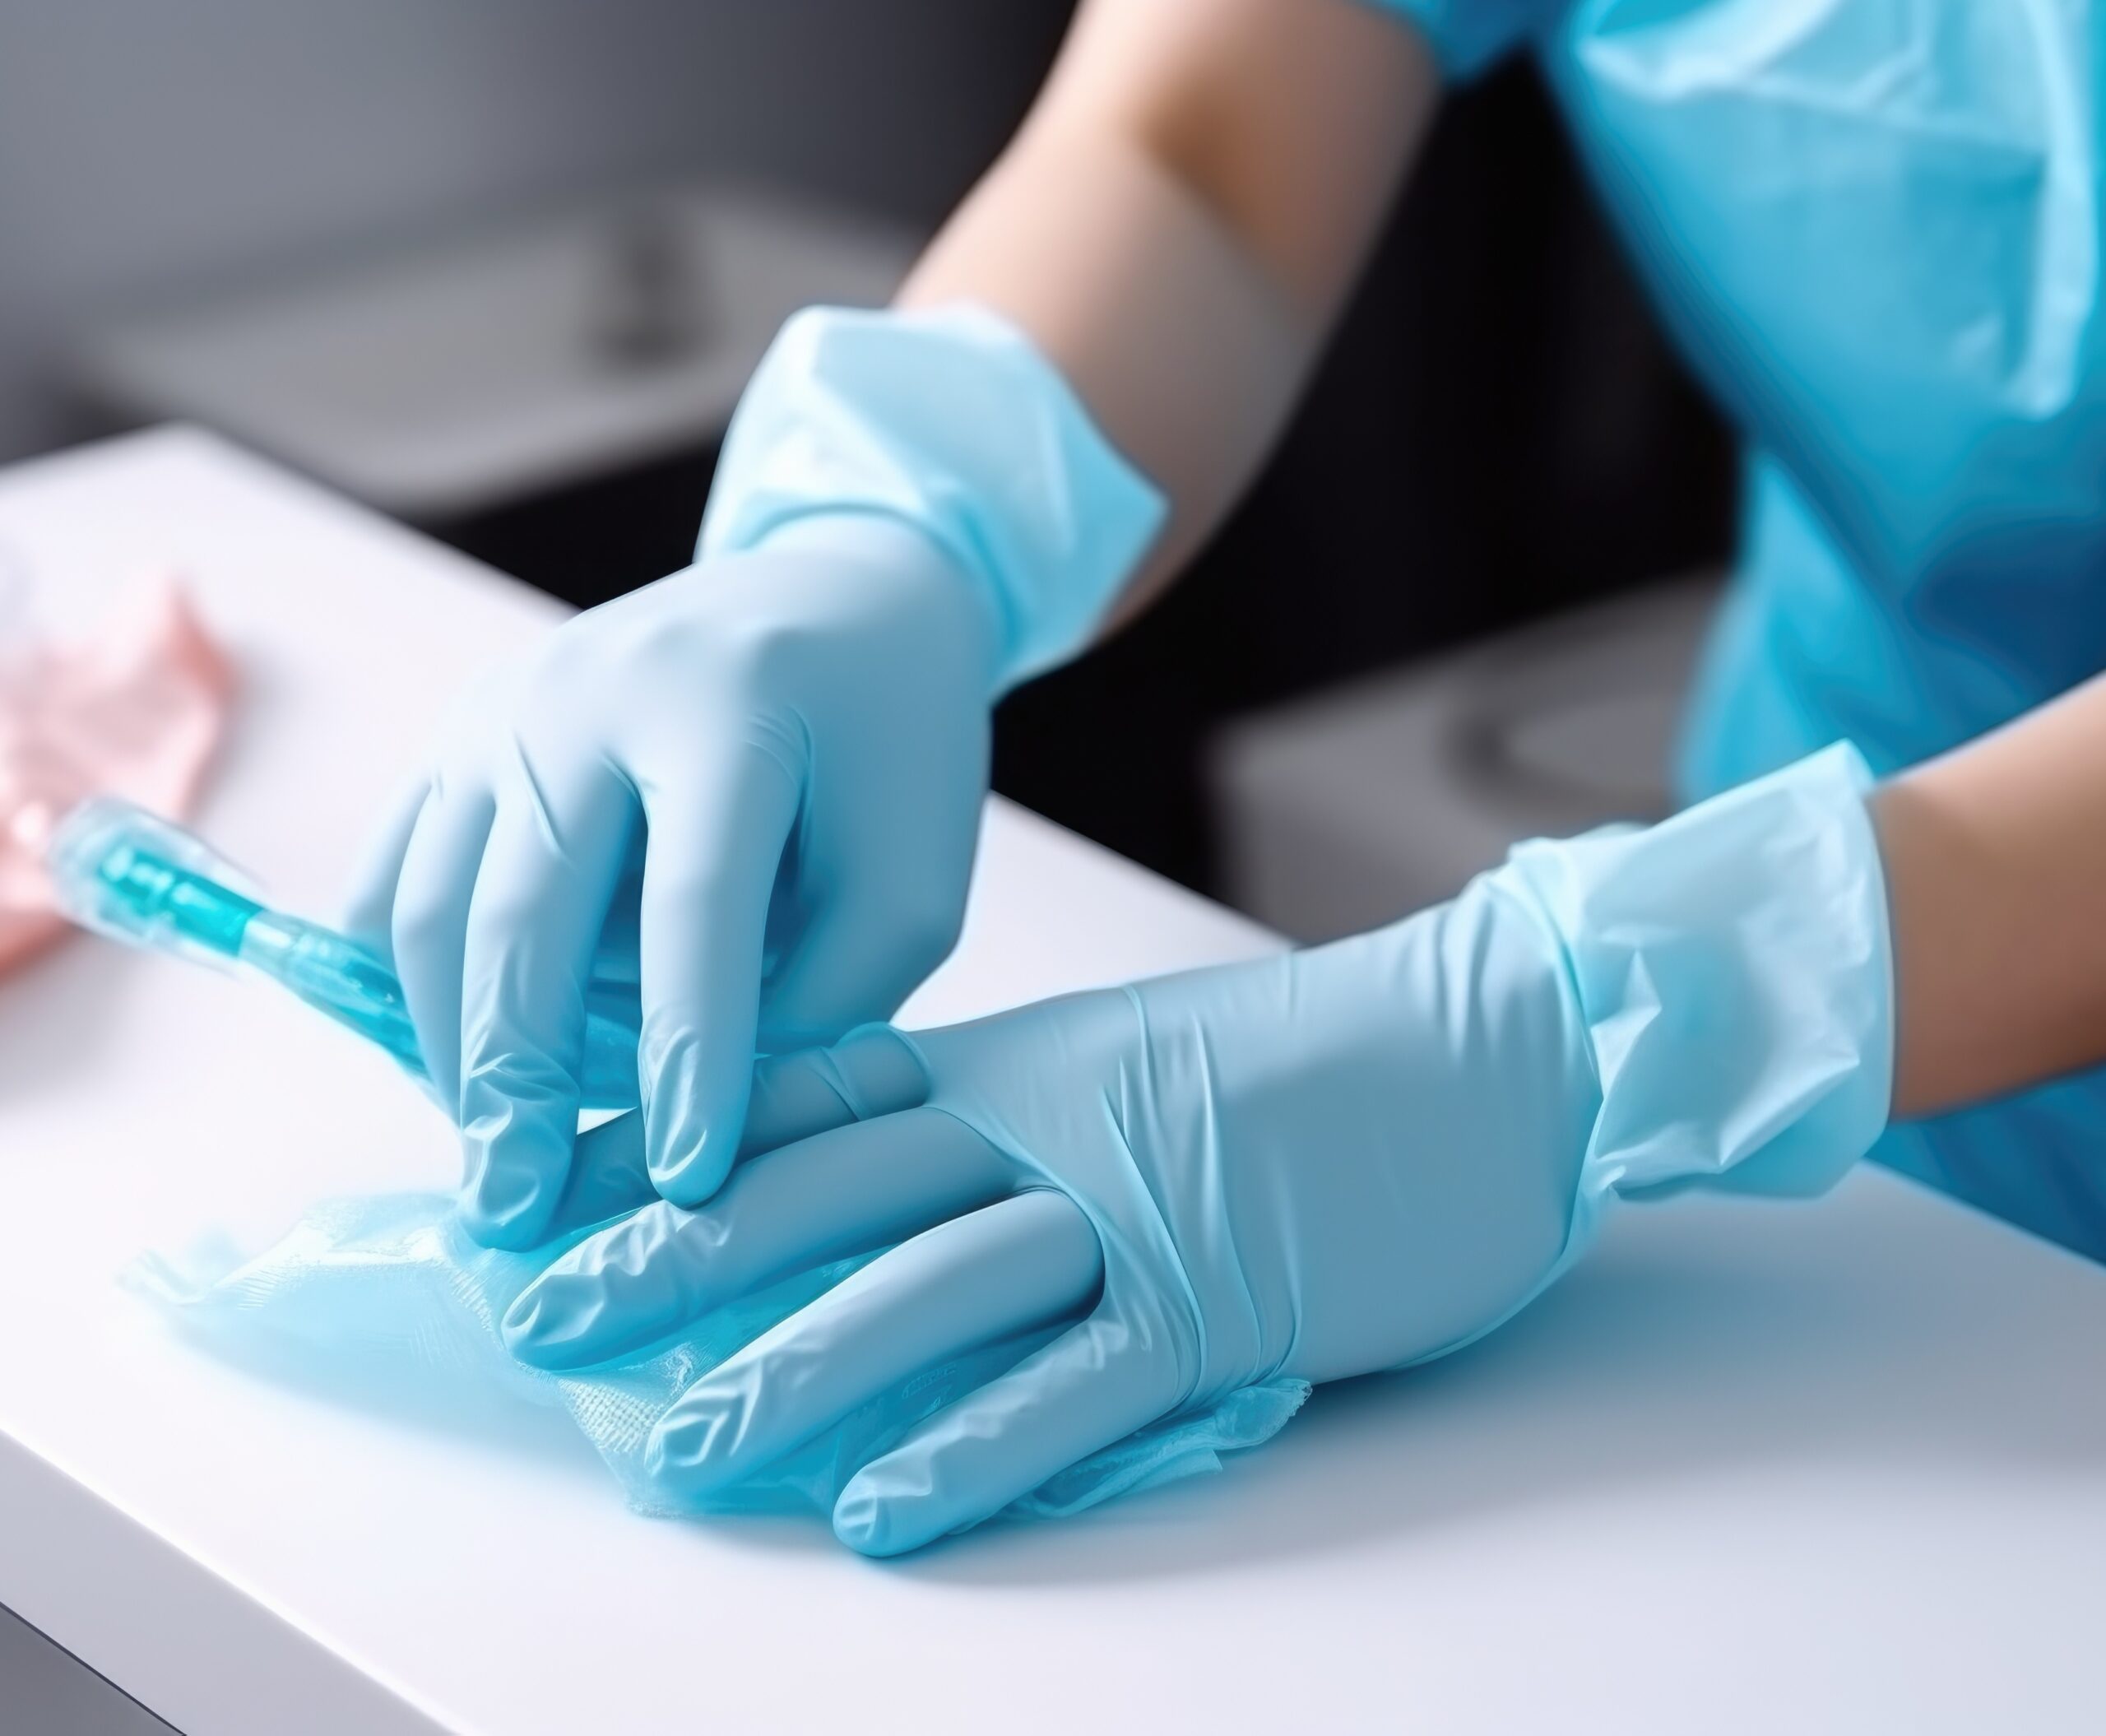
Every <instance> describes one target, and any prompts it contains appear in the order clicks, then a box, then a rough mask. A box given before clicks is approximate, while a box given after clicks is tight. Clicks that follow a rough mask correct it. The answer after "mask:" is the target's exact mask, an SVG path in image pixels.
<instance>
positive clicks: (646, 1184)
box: [548, 1110, 658, 1241]
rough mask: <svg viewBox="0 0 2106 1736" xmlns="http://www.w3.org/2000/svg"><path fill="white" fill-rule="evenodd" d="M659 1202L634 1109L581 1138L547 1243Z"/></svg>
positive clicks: (640, 1126) (639, 1119)
mask: <svg viewBox="0 0 2106 1736" xmlns="http://www.w3.org/2000/svg"><path fill="white" fill-rule="evenodd" d="M657 1198H658V1190H657V1189H656V1188H655V1187H653V1186H652V1185H651V1172H650V1171H649V1170H648V1169H647V1168H646V1167H644V1163H643V1117H642V1116H640V1115H638V1114H637V1113H636V1112H635V1111H633V1110H631V1111H629V1112H628V1113H627V1114H625V1115H618V1116H615V1117H613V1119H611V1120H610V1121H602V1122H601V1124H600V1125H599V1126H597V1127H594V1128H591V1129H590V1130H587V1132H584V1133H581V1134H580V1135H578V1145H577V1149H576V1151H575V1152H574V1153H573V1156H572V1158H571V1163H570V1174H569V1176H568V1178H567V1179H566V1181H564V1189H563V1195H562V1198H561V1199H560V1200H559V1201H558V1203H557V1205H556V1209H555V1211H554V1214H553V1215H552V1216H551V1217H550V1219H549V1228H548V1236H549V1238H550V1240H551V1241H553V1240H554V1238H555V1237H559V1236H568V1235H569V1234H571V1233H572V1232H573V1231H576V1230H582V1229H587V1228H591V1226H592V1225H593V1224H596V1223H607V1222H608V1221H609V1220H610V1219H611V1218H626V1217H627V1216H628V1215H629V1214H630V1213H631V1212H633V1211H638V1210H640V1209H642V1207H644V1206H647V1205H653V1204H655V1203H656V1200H657Z"/></svg>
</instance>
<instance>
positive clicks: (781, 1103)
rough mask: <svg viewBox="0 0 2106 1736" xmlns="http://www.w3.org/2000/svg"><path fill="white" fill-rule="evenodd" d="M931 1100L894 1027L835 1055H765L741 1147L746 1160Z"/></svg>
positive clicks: (845, 1045)
mask: <svg viewBox="0 0 2106 1736" xmlns="http://www.w3.org/2000/svg"><path fill="white" fill-rule="evenodd" d="M928 1095H929V1076H928V1075H927V1074H926V1073H925V1071H924V1070H922V1065H921V1056H919V1055H918V1054H916V1052H915V1050H914V1048H913V1047H912V1045H911V1044H909V1043H908V1042H907V1040H906V1038H904V1037H902V1036H901V1035H900V1034H899V1033H898V1032H897V1031H895V1030H894V1029H893V1028H892V1027H891V1026H890V1025H884V1024H873V1025H865V1026H864V1027H863V1028H861V1029H860V1030H856V1031H851V1032H850V1033H848V1034H847V1036H846V1037H842V1039H841V1041H840V1042H837V1043H835V1044H834V1045H833V1047H831V1048H825V1049H802V1050H799V1051H797V1052H796V1053H795V1054H790V1055H764V1056H762V1057H761V1058H760V1060H759V1061H758V1062H757V1063H756V1064H755V1065H754V1077H753V1100H752V1102H751V1103H750V1104H749V1107H748V1108H747V1111H746V1127H745V1134H744V1135H742V1136H741V1137H740V1141H739V1155H740V1158H741V1159H742V1160H743V1159H744V1158H747V1157H749V1156H750V1155H751V1154H752V1153H756V1152H763V1151H772V1150H774V1149H776V1148H777V1146H781V1145H787V1144H791V1143H792V1142H794V1141H796V1140H808V1139H809V1138H811V1137H812V1135H814V1134H818V1133H824V1132H826V1131H827V1130H828V1129H829V1128H833V1127H846V1126H850V1125H851V1124H852V1123H854V1122H856V1121H875V1120H876V1119H877V1118H878V1117H879V1116H886V1115H893V1114H895V1113H897V1112H898V1111H900V1110H902V1109H912V1108H913V1107H915V1106H916V1104H917V1103H920V1102H922V1101H924V1100H925V1098H927V1097H928Z"/></svg>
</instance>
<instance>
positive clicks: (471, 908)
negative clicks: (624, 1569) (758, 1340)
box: [350, 308, 1164, 1247]
mask: <svg viewBox="0 0 2106 1736" xmlns="http://www.w3.org/2000/svg"><path fill="white" fill-rule="evenodd" d="M1163 513H1164V504H1163V502H1162V498H1161V496H1160V495H1158V494H1157V493H1156V491H1155V490H1154V489H1153V487H1152V486H1151V485H1149V484H1148V481H1147V480H1146V479H1145V478H1143V477H1142V476H1139V474H1138V473H1136V472H1135V471H1133V470H1132V469H1131V468H1130V466H1128V465H1127V463H1126V462H1125V460H1124V459H1123V458H1122V457H1120V455H1119V453H1116V451H1114V450H1113V449H1112V448H1111V446H1110V445H1109V444H1108V443H1106V440H1105V439H1104V438H1103V436H1102V434H1100V433H1098V431H1097V429H1096V427H1095V425H1093V424H1092V422H1091V420H1090V419H1089V416H1088V412H1087V411H1086V410H1085V409H1084V408H1083V406H1082V405H1081V403H1080V402H1079V401H1078V400H1077V399H1076V398H1075V397H1074V394H1073V393H1072V392H1070V391H1069V389H1068V388H1067V385H1066V383H1065V381H1063V380H1062V379H1061V378H1060V375H1059V374H1058V373H1057V372H1056V371H1055V369H1053V367H1052V366H1051V364H1049V363H1048V362H1047V361H1046V360H1045V358H1044V357H1042V356H1041V355H1039V354H1038V352H1037V350H1035V349H1034V348H1033V347H1032V344H1031V342H1030V341H1029V339H1028V338H1027V337H1026V336H1025V335H1024V334H1023V332H1020V331H1018V330H1017V329H1016V328H1014V327H1011V326H1009V324H1007V323H1005V322H1004V321H1003V320H1001V319H1000V318H996V317H995V316H994V315H992V314H990V313H986V312H984V311H981V310H976V309H969V308H958V309H943V310H939V311H935V312H925V313H858V312H851V311H847V310H842V309H807V310H806V311H805V312H804V313H800V314H799V315H797V316H796V318H793V319H792V320H791V321H790V323H788V324H787V325H786V326H785V327H784V328H783V331H782V335H781V336H780V337H778V338H777V341H776V342H775V344H774V346H772V348H771V349H770V350H769V352H768V356H767V357H766V359H765V360H763V362H762V364H761V366H760V369H758V372H757V373H756V374H755V375H754V380H753V383H752V384H751V385H750V386H749V388H748V389H747V392H746V395H745V397H744V398H743V399H742V400H741V401H740V406H739V411H738V415H736V416H735V418H734V420H733V422H732V425H731V431H730V433H729V434H728V435H727V436H726V441H725V448H724V452H723V455H722V457H721V461H720V462H719V464H718V466H717V480H716V483H715V485H714V487H713V488H712V491H711V494H710V502H709V511H708V514H707V518H705V520H704V522H703V532H702V540H701V545H700V556H699V560H698V564H697V565H696V566H694V567H693V568H691V569H689V570H688V571H686V572H684V573H675V575H674V576H673V577H672V578H668V579H664V580H661V582H660V583H657V584H656V585H652V586H650V587H647V589H645V590H644V591H642V592H638V593H637V594H635V595H633V596H627V597H624V598H622V599H620V600H619V601H615V602H613V603H610V604H609V605H607V606H605V607H604V608H601V609H596V610H593V611H592V612H591V614H589V615H585V616H583V617H582V618H581V619H579V620H576V621H573V622H572V623H570V624H568V625H567V626H565V627H564V628H563V629H560V630H559V632H558V633H557V634H555V635H554V637H553V638H552V639H551V640H550V643H549V645H548V647H547V648H546V649H545V651H544V652H542V653H541V654H540V656H539V657H536V658H535V659H534V660H533V661H531V663H530V664H529V665H527V666H526V667H525V668H524V669H523V670H522V671H518V672H517V674H516V675H515V676H514V677H513V680H512V682H511V684H510V685H509V686H508V688H507V689H503V690H502V691H501V692H500V693H499V694H484V695H480V696H478V698H477V700H476V702H475V708H473V709H472V710H471V711H470V712H468V713H466V714H464V715H463V717H462V718H461V720H460V722H458V723H457V725H456V726H455V727H454V728H453V730H452V731H451V733H450V736H449V737H448V740H447V742H446V745H445V746H444V747H443V750H442V751H441V753H440V755H439V759H438V766H437V767H436V768H435V769H434V771H433V773H432V774H431V776H430V777H429V780H428V782H426V783H425V784H424V786H422V787H420V789H419V790H418V791H416V792H415V795H414V797H413V801H412V802H411V805H410V807H409V810H408V811H407V812H406V815H405V816H404V818H403V819H402V820H401V822H400V823H399V824H398V825H397V829H396V830H395V833H394V835H393V838H392V841H391V842H388V843H387V845H385V846H384V847H383V849H382V851H381V852H380V853H379V856H378V865H377V866H376V867H375V868H374V869H373V870H371V871H370V872H369V875H368V876H367V879H366V880H365V882H364V887H363V889H362V891H361V893H360V895H359V896H357V897H356V898H355V900H354V902H353V906H352V911H351V914H350V926H351V927H352V929H353V931H354V932H355V933H357V934H359V935H360V936H361V937H362V938H364V939H366V940H369V941H370V942H372V943H373V944H374V945H378V946H380V947H381V949H383V951H388V952H392V955H393V959H394V963H395V966H396V968H397V971H398V972H399V973H400V974H401V978H402V982H403V986H404V990H405V991H406V996H407V999H408V1001H409V1005H410V1010H411V1017H412V1018H413V1019H415V1022H416V1026H417V1037H418V1041H419V1043H420V1047H422V1049H423V1051H424V1059H425V1061H426V1064H427V1067H428V1069H429V1072H430V1075H431V1077H432V1079H433V1081H434V1088H435V1089H436V1090H437V1092H438V1094H439V1096H440V1100H441V1101H442V1102H446V1103H454V1102H457V1105H458V1112H459V1116H460V1121H461V1126H462V1132H463V1135H464V1144H465V1146H466V1171H467V1179H466V1184H465V1186H464V1188H463V1191H462V1221H463V1223H464V1225H465V1226H466V1228H467V1230H468V1232H469V1233H470V1234H471V1235H472V1236H474V1237H476V1238H477V1239H478V1240H479V1241H481V1242H485V1243H489V1244H494V1245H497V1246H505V1247H524V1246H530V1245H531V1244H533V1243H534V1242H537V1241H539V1240H540V1239H541V1237H543V1236H544V1235H545V1233H546V1232H547V1230H548V1228H549V1225H550V1222H551V1214H552V1213H553V1211H554V1202H555V1200H556V1199H557V1198H558V1196H559V1195H560V1194H561V1193H562V1191H563V1186H564V1177H565V1175H566V1174H567V1172H568V1168H569V1167H570V1164H571V1163H572V1161H573V1135H574V1133H575V1130H576V1118H577V1112H578V1076H579V1059H580V1044H581V1038H582V1028H583V1024H584V1011H583V1010H584V1007H585V1005H586V1003H587V1000H588V999H589V1000H591V1003H592V1004H593V1005H594V1007H595V1009H596V1010H598V1011H601V1012H602V1013H605V1014H608V1015H609V1016H610V1018H615V1019H619V1016H620V1012H621V1007H620V1003H621V1001H622V998H623V995H624V991H629V996H628V998H629V1005H632V1006H633V1005H635V1003H636V1002H637V1001H638V1000H640V1002H641V1005H640V1010H638V1012H636V1013H635V1014H633V1015H632V1016H633V1017H636V1018H640V1019H641V1024H642V1034H641V1042H640V1046H639V1049H638V1057H637V1060H638V1072H639V1075H640V1079H639V1095H640V1098H641V1101H642V1107H643V1116H644V1121H645V1124H646V1126H645V1148H646V1153H647V1158H648V1160H649V1163H650V1169H651V1174H652V1177H654V1179H655V1180H656V1182H657V1184H658V1186H659V1188H660V1190H661V1191H662V1192H663V1193H664V1194H665V1195H666V1197H667V1198H668V1199H670V1200H679V1201H681V1202H683V1203H684V1204H689V1205H693V1204H694V1203H696V1202H698V1201H699V1200H703V1199H705V1198H707V1196H708V1195H709V1194H710V1193H711V1192H712V1191H713V1190H714V1189H715V1188H716V1186H717V1184H718V1183H719V1182H721V1181H722V1180H723V1178H724V1176H725V1173H726V1171H727V1170H728V1169H729V1167H730V1166H731V1159H732V1154H733V1153H734V1152H735V1150H736V1149H737V1148H738V1144H739V1130H740V1117H741V1116H742V1114H743V1112H744V1106H745V1100H746V1092H747V1080H748V1075H749V1070H750V1068H751V1065H752V1063H753V1059H754V1052H755V1047H756V1045H757V1044H758V1047H759V1048H761V1049H763V1050H777V1049H781V1048H783V1047H791V1046H797V1045H801V1044H806V1043H812V1042H825V1041H828V1040H829V1039H830V1038H832V1037H837V1036H838V1035H839V1034H840V1033H842V1031H844V1030H846V1029H847V1028H849V1027H850V1026H851V1025H853V1024H855V1023H859V1022H860V1021H862V1020H865V1019H882V1018H885V1017H888V1016H889V1014H891V1013H892V1012H893V1010H894V1009H895V1008H896V1007H897V1006H898V1005H899V1003H900V1001H901V1000H903V999H904V998H905V997H906V996H907V993H908V991H911V990H912V988H913V987H914V986H916V984H917V983H918V982H920V981H921V977H923V976H924V975H925V974H926V973H927V972H928V971H929V970H930V969H931V968H933V967H934V966H935V964H936V963H938V962H939V960H940V959H942V958H943V956H944V954H945V953H947V952H948V951H949V949H950V945H951V942H952V940H953V938H954V936H955V935H956V934H957V931H958V921H959V917H960V915H961V913H962V911H963V903H964V897H965V889H966V883H967V878H968V875H969V871H970V869H971V865H972V847H973V842H974V839H975V838H976V835H977V827H978V819H979V806H980V799H981V795H982V793H983V791H984V790H985V788H986V753H987V745H986V744H987V718H986V714H987V710H988V708H989V706H990V704H991V703H992V702H993V700H994V699H995V698H996V697H998V696H999V695H1000V694H1001V693H1002V692H1003V691H1004V689H1007V688H1008V687H1009V686H1011V685H1014V683H1016V682H1017V681H1018V680H1022V679H1023V678H1024V677H1025V676H1026V675H1030V674H1032V673H1033V672H1035V671H1037V670H1040V669H1043V668H1046V667H1048V666H1051V665H1052V664H1054V663H1056V662H1058V661H1060V659H1062V658H1063V657H1067V656H1069V654H1071V653H1072V652H1074V651H1075V650H1076V649H1077V648H1079V646H1080V645H1081V644H1082V643H1083V642H1084V641H1085V640H1086V639H1087V638H1088V635H1089V634H1090V633H1091V632H1092V630H1093V629H1094V627H1095V625H1096V623H1097V620H1099V619H1100V618H1101V617H1102V615H1103V613H1104V611H1105V610H1106V607H1107V606H1109V604H1110V602H1111V599H1112V598H1113V597H1114V596H1116V594H1117V592H1118V591H1119V589H1120V586H1121V585H1122V584H1123V583H1125V578H1126V577H1127V575H1128V574H1129V573H1130V572H1131V571H1132V569H1133V568H1134V565H1135V564H1137V563H1138V561H1139V559H1140V558H1141V555H1143V552H1144V551H1145V550H1146V549H1147V547H1148V543H1149V542H1150V541H1151V540H1152V539H1153V537H1154V536H1155V534H1156V531H1157V527H1159V526H1160V524H1161V523H1162V518H1163ZM632 984H633V985H636V986H635V988H634V989H633V990H629V985H632Z"/></svg>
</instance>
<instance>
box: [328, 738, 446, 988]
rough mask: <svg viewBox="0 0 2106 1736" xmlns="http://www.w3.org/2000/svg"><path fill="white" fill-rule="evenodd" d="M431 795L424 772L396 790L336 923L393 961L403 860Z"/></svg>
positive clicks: (380, 956) (371, 840)
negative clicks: (396, 900) (425, 800)
mask: <svg viewBox="0 0 2106 1736" xmlns="http://www.w3.org/2000/svg"><path fill="white" fill-rule="evenodd" d="M430 794H431V779H430V778H429V777H428V776H426V775H424V773H419V774H418V775H417V776H416V777H413V778H411V780H410V781H409V782H407V783H406V784H405V785H403V786H402V787H401V788H400V789H398V790H397V791H396V792H395V794H394V796H393V797H392V799H391V800H390V801H389V802H388V805H387V810H386V811H385V813H384V815H383V817H382V819H381V823H380V825H379V828H378V829H377V830H376V831H375V832H374V833H373V836H372V838H371V839H370V840H369V842H368V843H367V845H366V847H365V851H364V854H363V855H362V856H360V858H359V861H358V866H356V867H355V869H354V870H353V871H352V875H351V880H350V887H349V888H348V889H347V890H346V894H345V895H344V899H343V902H342V903H341V905H340V906H339V907H338V910H337V917H336V925H337V926H338V927H339V928H341V930H342V931H344V933H346V934H347V935H350V937H351V938H352V939H353V940H356V941H358V942H359V943H360V945H363V946H364V947H366V948H367V949H369V950H370V951H372V952H373V953H374V954H377V955H378V957H379V958H381V959H383V960H386V961H387V962H388V963H391V964H392V963H393V960H394V957H395V941H394V935H393V932H392V931H393V926H394V921H395V888H396V884H397V882H398V881H399V880H401V877H402V859H403V857H404V856H406V855H407V854H408V853H409V849H410V838H411V834H412V833H414V832H415V830H416V828H417V819H418V816H419V815H421V814H422V813H423V812H424V799H425V797H427V796H429V795H430Z"/></svg>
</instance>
